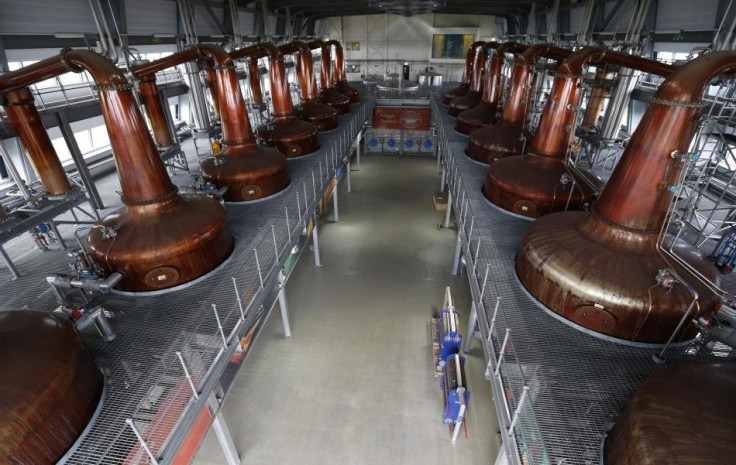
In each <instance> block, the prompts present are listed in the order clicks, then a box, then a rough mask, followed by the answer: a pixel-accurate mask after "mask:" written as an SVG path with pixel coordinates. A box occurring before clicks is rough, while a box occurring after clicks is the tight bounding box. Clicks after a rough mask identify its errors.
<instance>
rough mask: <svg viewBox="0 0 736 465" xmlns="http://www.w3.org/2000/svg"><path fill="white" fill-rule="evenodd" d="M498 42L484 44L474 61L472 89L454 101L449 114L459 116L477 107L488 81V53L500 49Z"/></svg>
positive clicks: (448, 111)
mask: <svg viewBox="0 0 736 465" xmlns="http://www.w3.org/2000/svg"><path fill="white" fill-rule="evenodd" d="M498 45H499V44H498V42H484V43H483V45H482V46H481V48H480V50H479V51H478V53H477V54H476V55H475V60H473V73H472V74H471V75H470V88H469V89H468V92H467V93H466V94H465V95H463V96H461V97H457V98H455V99H453V100H452V101H451V102H450V108H449V109H448V110H447V113H448V114H449V115H450V116H457V115H459V114H460V113H461V112H463V111H465V110H469V109H471V108H475V107H477V106H478V105H479V104H480V102H481V99H482V97H483V82H484V81H485V79H486V62H487V61H488V53H489V51H490V50H495V49H496V48H497V47H498Z"/></svg>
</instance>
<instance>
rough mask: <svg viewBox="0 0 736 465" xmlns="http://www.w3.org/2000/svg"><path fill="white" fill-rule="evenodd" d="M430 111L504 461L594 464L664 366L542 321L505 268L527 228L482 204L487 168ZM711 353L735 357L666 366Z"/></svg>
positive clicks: (696, 351)
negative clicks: (610, 433)
mask: <svg viewBox="0 0 736 465" xmlns="http://www.w3.org/2000/svg"><path fill="white" fill-rule="evenodd" d="M432 107H433V108H432V115H433V120H434V123H435V126H436V127H437V131H438V137H439V140H438V145H439V148H440V150H441V153H442V156H443V163H444V168H445V171H446V175H447V182H448V185H449V190H450V192H451V193H452V197H453V206H452V207H453V212H454V214H455V218H456V221H457V225H458V226H457V227H458V231H459V235H460V237H461V239H462V250H463V254H464V256H465V259H466V264H467V270H468V279H469V280H470V281H471V290H473V297H474V301H475V305H476V308H477V310H478V318H479V320H480V325H479V326H480V332H481V337H482V339H483V341H485V342H484V351H485V354H486V360H487V362H488V366H489V371H488V372H487V375H488V377H489V379H490V381H491V385H492V389H493V390H494V399H496V403H497V411H498V413H499V424H501V425H504V427H502V436H503V440H504V447H506V448H507V449H506V450H507V452H508V453H509V455H510V456H512V462H511V463H515V464H521V463H524V464H526V463H530V464H547V463H551V464H565V465H573V464H580V465H588V464H596V465H597V464H599V463H601V455H602V450H601V447H602V442H603V439H604V436H605V432H606V431H607V430H608V428H609V427H610V425H612V423H613V422H614V421H615V416H616V415H617V413H619V412H620V411H621V410H622V409H623V408H624V407H625V406H626V404H627V402H628V401H629V399H630V398H631V396H632V395H633V393H634V392H635V391H636V390H637V388H638V387H639V386H640V385H641V384H642V383H643V382H644V381H645V380H646V379H647V378H649V377H650V376H651V375H652V374H654V373H655V372H656V371H657V370H659V369H661V368H662V367H663V365H658V364H656V363H654V362H653V361H652V358H651V357H652V355H653V354H654V353H655V352H656V350H655V349H651V348H636V347H631V346H625V345H621V344H617V343H615V342H609V341H606V340H603V339H599V338H597V337H594V336H591V335H589V334H586V333H583V332H581V331H578V330H576V329H574V328H572V327H571V326H569V325H567V324H565V323H563V322H561V321H559V320H558V319H556V318H554V317H552V316H550V315H549V314H548V313H546V312H545V311H544V310H542V309H541V308H540V307H539V306H538V304H537V303H536V302H535V301H534V300H532V299H531V298H530V297H529V296H528V294H526V291H525V290H524V289H523V287H522V285H521V284H520V283H519V282H518V280H517V278H516V274H515V271H514V267H515V255H516V251H517V250H518V248H519V247H520V245H521V240H522V237H523V234H524V232H525V230H526V228H527V226H528V225H529V224H530V222H529V221H528V220H525V219H521V218H518V217H514V216H511V215H508V214H506V213H503V212H502V211H501V210H499V209H498V208H496V207H495V206H493V205H492V204H490V202H488V200H486V198H485V197H484V196H483V193H482V186H483V182H484V180H485V174H486V170H487V169H486V168H485V167H484V166H483V165H480V164H478V163H476V162H474V161H472V160H471V159H469V158H468V157H467V156H466V155H465V154H464V150H465V147H466V145H467V138H466V137H463V136H462V135H460V134H458V133H457V132H455V130H454V126H455V122H456V120H455V118H452V117H451V116H449V115H448V114H447V108H448V107H447V106H445V105H443V104H442V103H441V100H440V99H439V98H435V99H434V100H433V102H432ZM484 284H485V285H484ZM497 298H499V299H500V300H499V305H498V311H497V312H496V311H495V309H496V302H497ZM494 316H495V319H494ZM489 332H490V337H489ZM504 342H505V344H504ZM475 343H476V344H477V342H475ZM716 356H717V357H719V360H723V359H724V358H727V359H729V360H733V359H736V354H734V353H733V351H731V350H730V349H728V348H724V347H715V348H714V349H713V350H709V349H707V348H705V347H698V346H692V347H687V346H685V347H678V348H671V349H670V350H669V351H668V353H667V357H668V361H667V363H668V364H673V363H679V362H682V361H685V360H693V359H713V358H715V357H716ZM522 397H524V400H523V402H522ZM517 410H518V411H517ZM515 413H517V415H515ZM512 424H513V426H514V427H513V429H511V431H510V432H509V428H510V426H511V425H512Z"/></svg>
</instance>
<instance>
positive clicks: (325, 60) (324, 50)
mask: <svg viewBox="0 0 736 465" xmlns="http://www.w3.org/2000/svg"><path fill="white" fill-rule="evenodd" d="M307 45H308V46H309V48H310V49H311V50H315V49H320V51H321V58H320V72H319V83H320V92H319V100H320V102H322V103H324V104H325V105H329V106H331V107H332V108H334V109H335V110H337V114H338V115H346V114H348V113H350V98H348V96H346V95H344V94H341V93H340V92H338V91H337V90H335V89H334V88H333V87H331V86H330V79H331V78H330V62H331V58H330V48H331V47H330V46H328V45H327V43H326V42H323V41H321V40H313V41H311V42H309V43H308V44H307Z"/></svg>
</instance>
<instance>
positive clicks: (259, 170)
mask: <svg viewBox="0 0 736 465" xmlns="http://www.w3.org/2000/svg"><path fill="white" fill-rule="evenodd" d="M201 59H205V60H209V61H211V62H212V64H214V65H215V66H214V71H215V72H214V76H212V78H213V79H214V81H213V84H214V87H215V92H213V95H216V96H217V99H218V102H219V107H220V117H221V123H222V137H223V149H222V151H221V152H220V153H217V154H213V155H212V156H210V157H208V158H206V159H204V160H203V161H202V162H201V163H200V168H201V169H202V174H203V176H204V178H205V179H206V180H207V181H209V182H212V183H215V184H217V185H219V186H225V187H227V191H226V192H225V201H227V202H246V201H252V200H257V199H261V198H264V197H268V196H270V195H273V194H276V193H278V192H281V191H282V190H283V189H285V188H286V187H287V186H288V185H289V176H288V174H287V171H286V160H285V159H284V156H283V155H282V154H281V153H280V152H279V151H278V150H275V149H271V148H265V147H259V146H258V144H256V140H255V137H254V136H253V131H252V129H251V126H250V121H249V120H248V115H247V114H246V111H245V102H244V101H243V95H242V94H241V92H240V86H239V85H238V77H237V75H236V73H235V66H234V62H233V59H232V58H231V57H230V56H229V55H228V54H227V52H225V50H223V49H222V48H220V47H217V46H214V45H199V46H195V47H192V48H189V49H186V50H183V51H181V52H177V53H175V54H173V55H169V56H168V57H165V58H162V59H160V60H156V61H153V62H151V63H148V64H146V65H142V66H137V67H134V68H133V73H134V74H135V75H136V76H139V77H144V76H148V75H151V74H155V73H156V72H157V71H160V70H162V69H166V68H170V67H172V66H176V65H178V64H181V63H186V62H189V61H193V60H201ZM255 73H256V74H255V75H256V76H257V70H256V72H255ZM253 75H254V71H253V70H252V69H251V76H253ZM253 95H254V97H257V96H258V94H257V93H256V92H255V90H254V93H253Z"/></svg>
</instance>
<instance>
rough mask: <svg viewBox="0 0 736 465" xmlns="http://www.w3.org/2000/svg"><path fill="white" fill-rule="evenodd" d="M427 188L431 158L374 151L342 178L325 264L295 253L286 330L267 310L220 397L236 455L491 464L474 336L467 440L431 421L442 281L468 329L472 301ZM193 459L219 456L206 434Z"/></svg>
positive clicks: (437, 394) (326, 237) (201, 463)
mask: <svg viewBox="0 0 736 465" xmlns="http://www.w3.org/2000/svg"><path fill="white" fill-rule="evenodd" d="M438 185H439V176H438V175H437V174H436V172H435V161H434V160H433V159H431V158H415V157H403V158H401V157H398V156H391V155H372V156H364V157H363V159H362V165H361V170H360V171H356V172H354V173H353V192H352V193H350V194H347V193H345V185H344V183H343V185H341V186H340V199H339V200H340V222H339V223H334V222H333V221H332V219H333V217H332V212H331V211H328V212H327V214H326V215H325V216H324V217H323V219H322V220H321V221H320V230H319V234H320V246H321V250H322V262H323V266H322V267H321V268H315V266H314V262H313V258H312V255H311V254H310V253H308V252H305V255H304V256H303V257H302V258H301V260H300V261H299V263H298V265H297V267H296V268H295V270H294V273H293V274H292V276H291V278H290V280H289V282H288V283H287V298H288V302H289V309H290V313H291V324H292V329H293V331H294V337H293V338H292V339H289V340H287V339H284V337H283V332H282V328H281V320H280V316H279V313H278V310H277V309H275V311H274V312H273V314H272V315H271V318H270V320H269V321H268V322H267V324H266V326H265V327H264V329H263V331H262V333H261V335H260V337H259V339H258V340H257V342H256V343H255V346H254V347H253V349H252V351H251V353H250V356H249V358H248V359H247V360H246V362H245V365H244V366H243V367H242V369H241V370H240V373H239V374H238V377H237V379H236V380H235V382H234V384H233V387H232V389H231V391H230V393H229V395H228V397H227V399H226V400H225V403H224V406H223V412H224V416H225V419H226V420H227V423H228V425H229V427H230V431H231V433H232V436H233V440H234V442H235V446H236V448H237V450H238V452H239V454H240V457H241V460H242V463H246V464H261V465H270V464H279V465H283V464H299V465H310V464H315V465H316V464H324V463H335V464H340V465H351V464H354V465H358V464H366V465H367V464H371V465H375V464H433V463H437V464H439V463H443V464H470V463H492V462H493V460H494V459H495V456H496V453H497V451H498V448H499V442H498V435H497V430H498V427H497V422H496V413H495V410H494V406H493V401H492V399H491V393H490V386H489V383H488V381H486V380H485V378H484V375H483V373H484V369H485V363H484V361H483V354H482V350H481V349H480V344H479V342H477V341H476V342H475V343H474V346H473V347H474V350H473V351H472V353H471V354H469V356H468V365H467V368H466V372H467V376H468V378H469V379H468V383H469V387H470V390H471V392H472V398H471V403H470V411H469V414H468V419H467V423H468V425H467V430H468V438H467V439H465V438H464V437H462V436H461V439H460V440H458V443H457V444H456V445H454V446H453V445H452V444H451V443H450V437H449V433H448V428H447V426H444V425H443V424H442V409H443V406H442V392H441V391H440V388H439V383H440V379H439V378H434V377H433V370H432V351H431V344H430V338H429V328H428V326H429V320H430V318H431V317H432V316H433V314H434V313H435V311H436V309H437V307H438V306H439V305H441V304H442V298H443V293H444V289H445V287H446V286H448V285H450V286H451V287H452V292H453V295H454V296H455V298H456V304H457V306H458V308H459V309H461V311H462V317H463V326H462V327H463V328H465V324H466V323H465V321H466V320H465V319H466V318H467V313H468V309H469V306H470V297H469V291H468V287H467V286H468V285H467V281H466V279H465V278H457V277H452V276H451V275H450V268H451V263H452V254H453V251H454V246H455V239H456V233H455V231H454V230H438V229H437V224H438V223H439V222H440V220H441V217H442V214H441V213H440V212H437V211H435V209H434V206H433V203H432V193H433V192H434V191H435V190H436V189H437V187H438ZM463 332H465V331H464V330H463ZM194 463H195V464H197V465H210V464H222V463H224V456H223V454H222V451H221V450H220V448H219V444H218V442H217V440H216V439H215V436H214V434H213V433H212V431H210V433H209V434H208V436H207V438H206V440H205V442H204V443H203V445H202V447H201V448H200V450H199V452H198V453H197V456H196V459H195V461H194Z"/></svg>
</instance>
